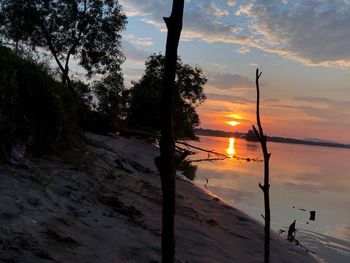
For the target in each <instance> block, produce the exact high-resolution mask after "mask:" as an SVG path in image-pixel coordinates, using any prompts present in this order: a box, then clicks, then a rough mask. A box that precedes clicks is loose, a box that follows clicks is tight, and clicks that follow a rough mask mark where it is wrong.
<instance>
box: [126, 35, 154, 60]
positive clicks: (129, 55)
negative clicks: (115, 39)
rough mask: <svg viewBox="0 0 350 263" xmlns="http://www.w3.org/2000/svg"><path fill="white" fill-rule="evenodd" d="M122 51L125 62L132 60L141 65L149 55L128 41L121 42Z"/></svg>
mask: <svg viewBox="0 0 350 263" xmlns="http://www.w3.org/2000/svg"><path fill="white" fill-rule="evenodd" d="M121 46H122V51H123V53H124V55H125V56H126V59H127V60H132V61H134V62H136V63H141V64H143V63H144V62H145V60H146V59H147V57H149V55H150V53H148V52H147V51H145V50H143V49H141V48H138V47H136V46H135V45H134V44H132V43H131V42H130V41H128V40H125V39H124V40H122V45H121Z"/></svg>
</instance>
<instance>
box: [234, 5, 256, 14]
mask: <svg viewBox="0 0 350 263" xmlns="http://www.w3.org/2000/svg"><path fill="white" fill-rule="evenodd" d="M252 7H253V4H252V3H249V4H246V5H242V6H240V7H239V9H238V10H237V11H236V12H235V15H236V16H240V15H249V14H250V11H251V10H252Z"/></svg>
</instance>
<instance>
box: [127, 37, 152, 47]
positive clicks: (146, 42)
mask: <svg viewBox="0 0 350 263" xmlns="http://www.w3.org/2000/svg"><path fill="white" fill-rule="evenodd" d="M126 39H127V40H128V41H130V42H131V43H133V44H135V45H140V46H152V45H153V41H152V38H150V37H136V36H135V35H134V34H128V35H127V36H126Z"/></svg>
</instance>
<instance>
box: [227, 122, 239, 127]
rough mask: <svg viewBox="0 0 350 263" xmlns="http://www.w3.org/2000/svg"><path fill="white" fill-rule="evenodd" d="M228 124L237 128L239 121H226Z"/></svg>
mask: <svg viewBox="0 0 350 263" xmlns="http://www.w3.org/2000/svg"><path fill="white" fill-rule="evenodd" d="M226 123H227V124H228V125H231V126H237V125H238V124H239V122H238V121H226Z"/></svg>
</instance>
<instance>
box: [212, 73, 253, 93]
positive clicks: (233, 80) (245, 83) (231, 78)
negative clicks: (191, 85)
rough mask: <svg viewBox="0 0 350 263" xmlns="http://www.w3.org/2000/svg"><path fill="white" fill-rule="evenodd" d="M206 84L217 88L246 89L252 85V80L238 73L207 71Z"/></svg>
mask: <svg viewBox="0 0 350 263" xmlns="http://www.w3.org/2000/svg"><path fill="white" fill-rule="evenodd" d="M208 85H210V86H215V87H217V88H219V89H224V90H228V89H237V88H240V89H242V88H243V89H247V88H252V87H253V86H254V82H253V81H252V80H251V79H250V78H248V77H244V76H241V75H238V74H227V73H217V72H209V73H208Z"/></svg>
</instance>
